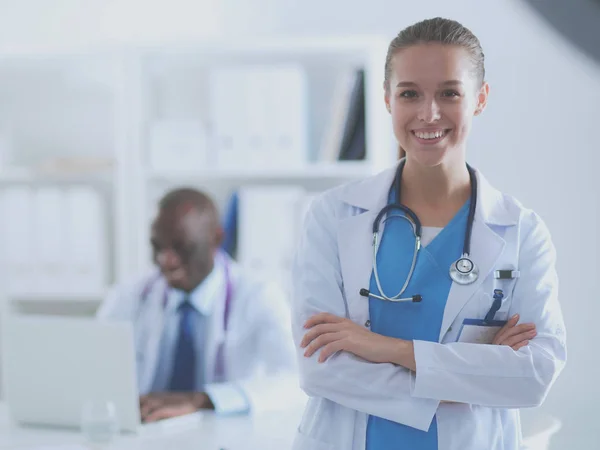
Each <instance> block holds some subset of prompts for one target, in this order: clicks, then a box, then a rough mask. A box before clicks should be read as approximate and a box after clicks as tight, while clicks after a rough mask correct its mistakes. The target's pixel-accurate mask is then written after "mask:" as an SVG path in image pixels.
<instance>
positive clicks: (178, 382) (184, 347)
mask: <svg viewBox="0 0 600 450" xmlns="http://www.w3.org/2000/svg"><path fill="white" fill-rule="evenodd" d="M178 313H179V335H178V336H177V343H176V346H175V358H174V360H173V371H172V372H171V381H170V383H169V391H175V392H190V391H194V390H195V388H196V346H195V341H196V329H195V321H196V318H197V317H196V316H197V312H196V310H195V309H194V307H193V306H192V304H191V303H190V302H189V301H188V299H186V300H184V302H183V303H182V304H181V305H179V308H178Z"/></svg>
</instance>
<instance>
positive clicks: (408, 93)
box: [399, 91, 418, 98]
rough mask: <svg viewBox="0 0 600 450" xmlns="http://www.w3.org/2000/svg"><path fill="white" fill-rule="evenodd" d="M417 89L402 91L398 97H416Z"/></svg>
mask: <svg viewBox="0 0 600 450" xmlns="http://www.w3.org/2000/svg"><path fill="white" fill-rule="evenodd" d="M417 95H418V94H417V91H402V92H400V95H399V97H404V98H416V97H417Z"/></svg>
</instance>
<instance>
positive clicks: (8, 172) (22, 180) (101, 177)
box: [0, 168, 113, 185]
mask: <svg viewBox="0 0 600 450" xmlns="http://www.w3.org/2000/svg"><path fill="white" fill-rule="evenodd" d="M112 176H113V171H112V170H110V169H105V170H104V169H103V170H91V171H81V172H71V171H67V172H58V171H37V170H31V169H19V168H9V169H4V170H1V169H0V185H3V184H4V185H5V184H17V183H19V184H33V183H107V182H110V181H112Z"/></svg>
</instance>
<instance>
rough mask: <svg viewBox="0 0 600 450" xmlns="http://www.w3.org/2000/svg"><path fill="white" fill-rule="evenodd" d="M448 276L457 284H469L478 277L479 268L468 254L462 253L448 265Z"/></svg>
mask: <svg viewBox="0 0 600 450" xmlns="http://www.w3.org/2000/svg"><path fill="white" fill-rule="evenodd" d="M450 278H452V281H454V282H455V283H458V284H471V283H474V282H475V281H477V278H479V268H478V267H477V266H476V265H475V263H474V262H473V260H471V258H470V257H469V256H468V255H462V257H461V258H459V259H457V260H456V261H455V262H454V263H453V264H452V265H451V266H450Z"/></svg>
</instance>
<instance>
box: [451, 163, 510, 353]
mask: <svg viewBox="0 0 600 450" xmlns="http://www.w3.org/2000/svg"><path fill="white" fill-rule="evenodd" d="M476 174H477V186H478V189H477V206H476V210H475V220H474V222H473V232H472V234H471V258H472V260H473V262H474V263H475V264H477V266H478V267H479V277H478V278H477V281H475V282H474V283H472V284H468V285H459V284H457V283H454V282H453V283H452V286H451V287H450V293H449V294H448V300H447V302H446V308H445V310H444V318H443V320H442V327H441V329H440V342H441V341H443V339H444V336H445V335H446V333H447V332H448V331H449V328H450V326H451V325H452V322H454V320H455V319H456V317H457V316H458V314H459V313H460V311H461V310H462V309H463V307H464V306H465V304H466V303H467V302H468V301H469V299H470V298H471V297H472V296H473V295H474V294H475V293H476V292H477V290H478V289H479V288H480V286H481V284H482V283H483V282H484V280H485V279H486V278H487V277H488V276H489V275H490V273H491V272H492V270H493V269H494V267H495V266H496V264H497V263H498V260H499V258H500V256H501V255H502V252H503V250H504V247H505V245H506V242H505V241H504V239H502V237H500V236H499V235H498V234H497V233H496V232H495V231H494V230H493V229H492V228H491V227H490V226H501V227H506V226H513V225H515V224H516V223H517V221H516V217H514V214H512V213H511V212H510V211H508V210H507V209H506V206H505V201H504V197H503V195H502V193H500V192H499V191H498V190H496V189H495V188H493V187H492V186H491V185H490V184H489V183H488V182H487V180H486V179H485V178H484V177H483V175H481V173H480V172H478V171H477V172H476Z"/></svg>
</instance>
